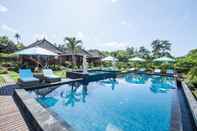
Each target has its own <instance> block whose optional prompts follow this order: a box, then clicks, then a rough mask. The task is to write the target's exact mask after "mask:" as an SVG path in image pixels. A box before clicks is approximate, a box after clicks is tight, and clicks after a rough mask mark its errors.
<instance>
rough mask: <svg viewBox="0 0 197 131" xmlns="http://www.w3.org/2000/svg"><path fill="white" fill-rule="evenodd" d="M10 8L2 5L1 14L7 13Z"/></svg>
mask: <svg viewBox="0 0 197 131" xmlns="http://www.w3.org/2000/svg"><path fill="white" fill-rule="evenodd" d="M7 11H8V8H7V7H5V6H3V5H2V4H0V12H7Z"/></svg>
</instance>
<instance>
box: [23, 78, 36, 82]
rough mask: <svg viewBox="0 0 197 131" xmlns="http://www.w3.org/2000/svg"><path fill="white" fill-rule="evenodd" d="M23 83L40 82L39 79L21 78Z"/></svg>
mask: <svg viewBox="0 0 197 131" xmlns="http://www.w3.org/2000/svg"><path fill="white" fill-rule="evenodd" d="M20 80H21V81H22V82H32V81H39V79H37V78H35V77H25V78H20Z"/></svg>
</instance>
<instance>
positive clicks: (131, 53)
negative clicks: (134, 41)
mask: <svg viewBox="0 0 197 131" xmlns="http://www.w3.org/2000/svg"><path fill="white" fill-rule="evenodd" d="M126 51H127V53H128V55H129V56H130V57H132V56H133V55H134V54H135V49H134V48H133V47H127V49H126Z"/></svg>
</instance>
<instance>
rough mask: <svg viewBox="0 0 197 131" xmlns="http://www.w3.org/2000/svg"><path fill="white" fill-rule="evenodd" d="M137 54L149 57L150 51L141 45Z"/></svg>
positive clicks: (145, 57)
mask: <svg viewBox="0 0 197 131" xmlns="http://www.w3.org/2000/svg"><path fill="white" fill-rule="evenodd" d="M138 56H139V57H141V58H144V59H149V58H150V51H149V50H148V49H146V48H145V47H144V46H141V47H140V48H139V51H138Z"/></svg>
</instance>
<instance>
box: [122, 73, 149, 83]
mask: <svg viewBox="0 0 197 131" xmlns="http://www.w3.org/2000/svg"><path fill="white" fill-rule="evenodd" d="M148 78H149V77H148V76H147V75H145V74H127V75H126V76H125V80H126V81H127V82H128V83H132V84H145V83H146V82H147V80H148Z"/></svg>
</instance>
